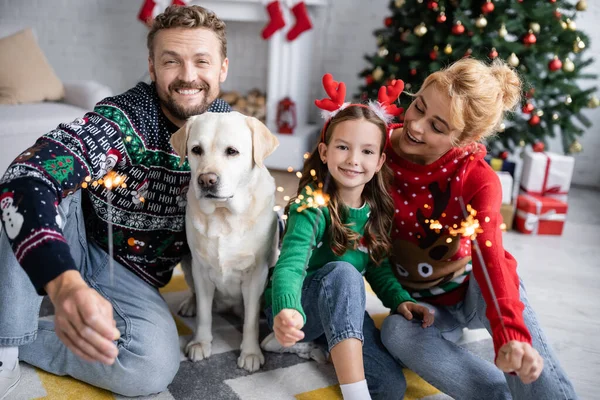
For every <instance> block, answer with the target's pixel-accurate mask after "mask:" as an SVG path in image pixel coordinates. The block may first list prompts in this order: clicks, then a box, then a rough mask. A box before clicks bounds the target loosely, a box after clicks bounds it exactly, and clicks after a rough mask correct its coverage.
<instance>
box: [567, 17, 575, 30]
mask: <svg viewBox="0 0 600 400" xmlns="http://www.w3.org/2000/svg"><path fill="white" fill-rule="evenodd" d="M567 28H568V29H569V30H570V31H575V30H577V24H576V23H575V21H573V20H572V19H570V18H567Z"/></svg>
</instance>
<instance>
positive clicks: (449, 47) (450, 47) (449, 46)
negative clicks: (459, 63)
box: [444, 43, 452, 55]
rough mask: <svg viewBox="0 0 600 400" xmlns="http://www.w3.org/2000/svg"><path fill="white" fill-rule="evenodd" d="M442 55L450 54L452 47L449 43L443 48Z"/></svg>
mask: <svg viewBox="0 0 600 400" xmlns="http://www.w3.org/2000/svg"><path fill="white" fill-rule="evenodd" d="M444 54H446V55H450V54H452V46H451V45H450V43H448V44H447V45H446V47H444Z"/></svg>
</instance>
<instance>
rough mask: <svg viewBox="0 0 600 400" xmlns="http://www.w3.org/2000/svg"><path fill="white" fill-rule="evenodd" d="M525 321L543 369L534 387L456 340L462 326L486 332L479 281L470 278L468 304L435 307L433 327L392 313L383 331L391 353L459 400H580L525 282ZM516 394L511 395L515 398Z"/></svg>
mask: <svg viewBox="0 0 600 400" xmlns="http://www.w3.org/2000/svg"><path fill="white" fill-rule="evenodd" d="M521 301H522V302H523V304H524V305H525V310H524V311H523V318H524V319H525V324H526V325H527V328H528V329H529V332H531V336H532V340H533V347H534V348H535V349H536V350H537V351H538V352H539V353H540V355H541V356H542V357H543V359H544V370H543V372H542V374H541V375H540V377H539V378H538V379H537V380H536V381H535V382H533V383H531V384H524V383H522V382H521V380H520V379H519V377H517V376H515V375H510V374H504V373H502V371H500V370H499V369H498V368H496V366H495V365H494V364H492V363H491V362H489V361H486V360H484V359H482V358H480V357H478V356H477V355H475V354H473V353H471V352H469V351H467V350H465V349H464V348H462V347H460V346H458V345H457V344H455V343H454V342H455V341H456V340H457V339H458V338H460V336H461V334H462V329H463V327H468V328H486V329H487V330H488V332H489V331H490V323H489V321H488V319H487V318H486V316H485V311H486V304H485V300H484V299H483V296H482V295H481V290H480V288H479V285H478V284H477V281H475V279H471V280H470V282H469V288H468V290H467V295H466V297H465V300H464V301H462V302H460V303H459V304H457V305H455V306H450V307H435V306H432V305H431V304H426V305H427V307H430V308H432V309H434V310H435V322H434V325H433V326H431V327H429V328H425V329H423V328H421V321H407V320H406V319H404V317H402V316H401V315H397V314H395V315H390V316H389V317H388V318H386V319H385V321H384V323H383V326H382V328H381V338H382V340H383V343H384V344H385V346H386V347H387V349H388V350H389V351H390V352H391V353H392V354H393V355H394V356H395V357H396V358H397V359H398V360H400V361H401V362H402V363H403V364H404V365H406V366H407V367H408V368H410V369H411V370H413V371H414V372H416V373H417V374H418V375H420V376H421V377H422V378H423V379H425V380H426V381H427V382H429V383H431V384H432V385H433V386H435V387H436V388H438V389H439V390H441V391H442V392H444V393H446V394H448V395H450V396H452V397H453V398H455V399H485V400H493V399H511V398H512V399H515V400H534V399H535V400H537V399H540V400H542V399H543V400H558V399H562V400H565V399H576V398H577V396H576V394H575V390H574V389H573V386H572V385H571V382H570V381H569V379H568V378H567V375H566V374H565V372H564V371H563V369H562V368H561V366H560V364H559V362H558V359H557V358H556V356H555V355H554V352H553V351H552V349H551V348H550V345H549V343H548V341H547V339H546V337H545V336H544V333H543V332H542V329H541V327H540V325H539V323H538V321H537V318H536V315H535V313H534V312H533V309H532V308H531V305H530V304H529V302H528V301H527V294H526V292H525V288H524V287H523V285H522V284H521ZM511 396H512V397H511Z"/></svg>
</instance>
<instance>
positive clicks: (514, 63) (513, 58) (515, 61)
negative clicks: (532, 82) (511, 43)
mask: <svg viewBox="0 0 600 400" xmlns="http://www.w3.org/2000/svg"><path fill="white" fill-rule="evenodd" d="M506 61H507V62H508V64H509V65H510V66H511V67H515V68H516V67H518V66H519V62H520V61H519V57H517V55H516V54H515V53H510V56H508V59H507V60H506Z"/></svg>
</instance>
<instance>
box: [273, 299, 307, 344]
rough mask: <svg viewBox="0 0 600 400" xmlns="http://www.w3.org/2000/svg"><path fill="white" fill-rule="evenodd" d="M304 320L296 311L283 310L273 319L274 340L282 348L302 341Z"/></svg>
mask: <svg viewBox="0 0 600 400" xmlns="http://www.w3.org/2000/svg"><path fill="white" fill-rule="evenodd" d="M303 326H304V318H302V314H300V313H299V312H298V311H296V310H293V309H289V308H284V309H283V310H281V311H280V312H279V314H277V315H276V316H275V318H274V319H273V331H274V332H275V338H277V341H278V342H279V344H281V345H282V346H283V347H290V346H293V345H295V344H296V342H298V341H299V340H302V339H304V332H302V331H301V329H302V327H303Z"/></svg>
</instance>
